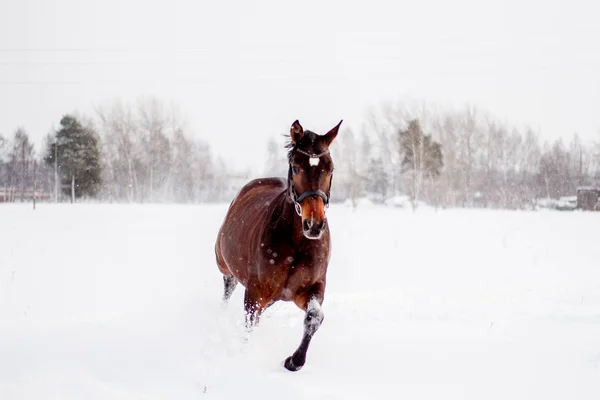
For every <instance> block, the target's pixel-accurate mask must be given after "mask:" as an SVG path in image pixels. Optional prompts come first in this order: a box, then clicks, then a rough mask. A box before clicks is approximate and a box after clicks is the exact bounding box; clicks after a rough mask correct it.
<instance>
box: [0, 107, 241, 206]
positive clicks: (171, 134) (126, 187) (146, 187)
mask: <svg viewBox="0 0 600 400" xmlns="http://www.w3.org/2000/svg"><path fill="white" fill-rule="evenodd" d="M186 131H187V129H186V126H185V123H184V119H183V118H182V117H181V115H179V114H178V113H177V110H176V109H175V108H169V107H166V106H165V105H164V104H161V103H160V102H159V101H158V100H156V99H154V98H150V99H144V100H141V101H139V102H138V103H136V104H125V103H121V102H117V103H114V104H111V105H109V106H104V107H100V108H98V109H97V110H96V115H95V118H93V119H92V118H87V117H85V116H78V115H75V114H67V115H64V116H63V117H62V118H61V120H60V123H59V126H58V127H57V129H56V130H55V131H53V132H50V133H49V134H48V135H47V137H46V138H45V140H44V144H43V148H42V150H41V151H40V153H41V154H39V156H36V154H35V151H34V146H33V144H32V142H31V140H30V139H29V136H28V135H27V133H26V132H25V130H24V129H23V128H19V129H17V131H16V132H15V134H14V136H13V138H12V139H7V138H4V137H2V136H0V185H1V184H4V186H5V187H6V190H3V193H5V196H6V197H7V198H5V199H4V198H3V199H0V200H3V201H23V199H24V197H25V196H24V194H25V193H26V191H27V190H28V189H30V188H32V187H33V162H34V160H37V159H38V158H39V160H38V164H39V168H38V171H37V177H38V182H39V183H38V187H40V188H42V189H43V191H44V192H45V193H51V194H52V195H51V196H52V198H53V199H54V200H56V201H63V200H65V199H71V200H74V199H79V198H87V199H91V198H94V199H98V200H100V201H109V202H180V203H194V202H202V201H220V200H225V199H227V198H228V197H230V196H231V195H232V192H233V191H235V190H236V189H237V188H236V187H235V184H236V182H237V181H236V178H237V177H236V175H235V174H234V173H233V172H231V171H228V170H227V168H226V166H225V164H224V163H223V161H222V160H221V159H219V158H215V157H214V156H213V155H212V153H211V150H210V147H209V145H208V143H206V142H204V141H202V140H198V139H191V138H190V137H189V135H188V134H187V133H186ZM6 194H8V195H6Z"/></svg>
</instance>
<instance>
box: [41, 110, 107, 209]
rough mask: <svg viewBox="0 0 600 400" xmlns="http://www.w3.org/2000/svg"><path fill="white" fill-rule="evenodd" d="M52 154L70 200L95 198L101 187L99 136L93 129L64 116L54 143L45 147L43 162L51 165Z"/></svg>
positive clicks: (75, 119) (69, 116) (51, 142)
mask: <svg viewBox="0 0 600 400" xmlns="http://www.w3.org/2000/svg"><path fill="white" fill-rule="evenodd" d="M55 154H56V157H57V160H58V173H59V176H60V181H61V184H62V188H63V192H64V193H65V194H70V195H71V196H73V197H72V198H76V197H77V198H78V197H86V196H89V197H95V196H96V195H97V194H98V191H99V189H100V185H101V178H100V173H101V169H100V149H99V146H98V136H97V134H96V132H95V131H94V129H93V128H92V127H91V126H84V125H82V123H81V122H80V121H79V120H78V119H77V118H76V117H74V116H72V115H68V114H67V115H65V116H64V117H63V118H62V119H61V121H60V129H58V131H56V132H55V135H54V140H53V141H48V143H47V148H46V157H45V158H44V161H45V162H46V163H47V164H53V163H54V161H55V159H54V157H55ZM72 186H74V187H73V188H72ZM72 189H74V192H72Z"/></svg>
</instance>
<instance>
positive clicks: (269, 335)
mask: <svg viewBox="0 0 600 400" xmlns="http://www.w3.org/2000/svg"><path fill="white" fill-rule="evenodd" d="M225 210H226V205H220V206H150V205H149V206H114V205H112V206H107V205H104V206H100V205H76V206H71V205H49V204H40V205H39V206H38V209H37V210H36V211H35V212H34V211H33V210H31V207H30V205H27V206H24V205H1V206H0V399H2V400H17V399H31V400H39V399H44V400H50V399H61V400H62V399H82V400H83V399H85V400H94V399H127V400H130V399H169V400H174V399H177V400H183V399H203V398H207V399H208V398H212V399H241V398H250V399H271V398H278V399H280V398H286V399H321V398H322V399H355V398H356V399H374V398H401V399H435V400H439V399H444V400H449V399H478V400H482V399H485V400H487V399H511V400H514V399H543V400H549V399H561V400H565V399H569V400H570V399H594V400H597V399H598V398H600V240H599V239H600V213H597V214H590V213H580V212H568V213H567V212H565V213H559V212H537V213H536V212H502V211H474V210H471V211H467V210H447V211H440V212H438V213H436V212H434V211H431V210H420V211H419V212H417V213H416V214H413V213H411V212H410V211H405V210H399V209H389V208H387V209H386V208H377V207H366V208H363V209H358V210H356V211H352V209H350V208H347V207H344V206H341V205H332V207H331V208H330V212H329V218H330V225H331V229H332V235H333V246H334V248H333V256H332V260H331V264H330V269H329V271H330V272H329V276H328V288H327V294H326V300H325V304H324V311H325V315H326V318H325V322H324V324H323V326H322V327H321V330H319V332H318V333H317V335H316V336H315V338H314V340H313V342H312V345H311V347H310V349H309V353H308V359H307V364H306V366H305V367H304V369H303V370H301V371H300V372H297V373H291V372H288V371H286V370H285V369H283V367H282V366H281V362H282V361H283V360H284V358H285V357H286V356H288V355H290V354H291V353H292V352H293V350H294V349H295V348H296V346H297V345H298V344H299V341H300V337H301V333H302V318H303V315H302V313H301V312H300V311H299V310H297V309H296V308H295V306H293V305H292V304H290V303H278V304H276V305H275V306H273V307H272V308H270V309H269V310H268V311H267V313H266V314H265V317H264V318H263V319H262V321H261V325H260V326H259V327H258V328H257V329H256V330H255V331H254V332H253V334H252V335H251V336H250V340H249V341H248V342H245V341H244V338H245V333H244V329H243V314H242V297H243V291H242V290H241V289H242V288H241V287H238V289H237V291H236V292H235V294H234V296H233V298H232V301H231V303H230V304H229V306H228V307H227V308H226V309H222V307H221V304H220V298H221V294H222V281H221V276H220V274H219V272H218V270H217V268H216V266H215V262H214V252H213V245H214V239H215V235H216V232H217V229H218V227H219V224H220V223H221V221H222V218H223V215H224V213H225Z"/></svg>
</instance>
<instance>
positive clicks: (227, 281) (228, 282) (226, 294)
mask: <svg viewBox="0 0 600 400" xmlns="http://www.w3.org/2000/svg"><path fill="white" fill-rule="evenodd" d="M237 284H238V280H237V279H236V278H235V276H233V275H223V286H224V288H223V303H227V302H228V301H229V299H230V298H231V295H232V294H233V291H234V290H235V287H236V286H237Z"/></svg>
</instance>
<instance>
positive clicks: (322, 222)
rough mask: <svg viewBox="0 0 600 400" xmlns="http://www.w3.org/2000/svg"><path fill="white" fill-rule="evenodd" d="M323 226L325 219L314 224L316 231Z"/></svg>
mask: <svg viewBox="0 0 600 400" xmlns="http://www.w3.org/2000/svg"><path fill="white" fill-rule="evenodd" d="M324 226H325V221H319V222H318V223H316V224H315V226H314V228H315V230H316V231H321V230H322V229H323V227H324Z"/></svg>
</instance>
